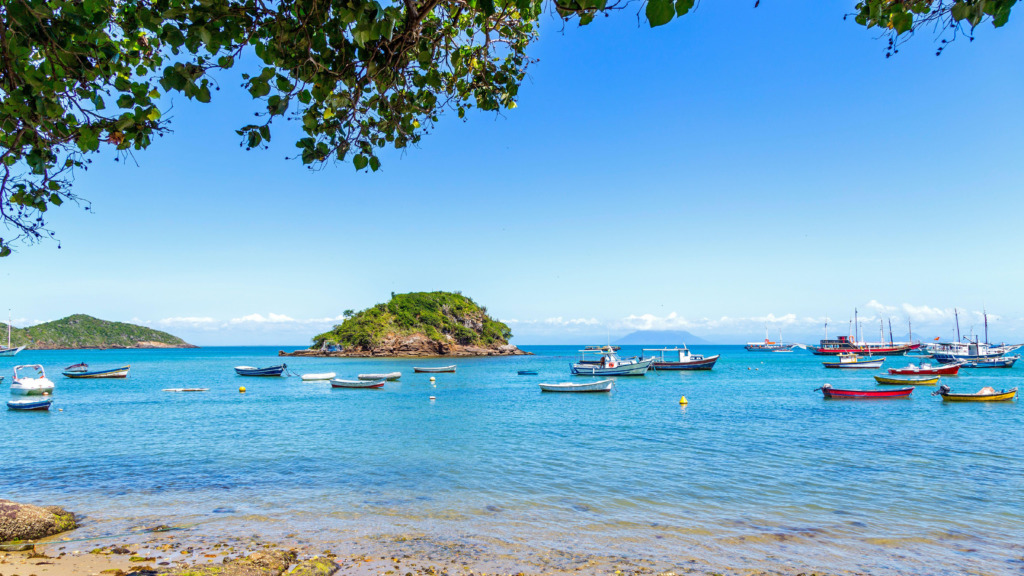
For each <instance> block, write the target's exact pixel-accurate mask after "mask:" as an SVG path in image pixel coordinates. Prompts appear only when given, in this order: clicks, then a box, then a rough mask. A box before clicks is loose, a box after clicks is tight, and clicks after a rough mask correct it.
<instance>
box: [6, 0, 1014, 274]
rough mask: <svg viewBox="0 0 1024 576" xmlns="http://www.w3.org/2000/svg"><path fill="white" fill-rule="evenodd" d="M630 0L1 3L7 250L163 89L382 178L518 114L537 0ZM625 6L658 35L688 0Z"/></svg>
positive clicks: (157, 119) (944, 28) (140, 124)
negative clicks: (482, 118) (216, 105)
mask: <svg viewBox="0 0 1024 576" xmlns="http://www.w3.org/2000/svg"><path fill="white" fill-rule="evenodd" d="M759 1H760V0H757V2H759ZM1015 1H1016V0H916V1H914V0H862V1H860V2H858V3H857V4H856V6H855V10H856V12H855V13H854V14H852V15H853V17H854V20H855V21H856V22H857V23H858V24H860V25H863V26H866V27H869V28H872V27H879V28H880V29H882V30H885V31H886V34H887V35H888V36H889V40H890V44H891V45H892V46H893V47H895V45H896V44H897V41H898V39H899V38H901V37H905V36H902V35H904V34H906V35H908V36H909V35H910V34H912V33H913V32H914V31H915V30H917V29H920V28H922V27H928V26H932V27H935V28H937V29H939V30H940V32H945V33H946V34H947V35H948V36H949V37H950V38H955V37H956V35H957V34H958V33H968V30H973V28H974V27H975V26H977V25H978V24H980V23H982V22H983V21H986V20H990V21H991V22H992V24H993V25H995V26H1002V25H1003V24H1005V23H1006V21H1007V19H1008V18H1009V14H1010V9H1011V8H1012V7H1013V5H1014V3H1015ZM757 2H755V5H756V3H757ZM628 4H629V3H628V2H622V3H619V2H615V1H614V0H613V2H609V0H554V3H553V4H550V5H548V6H545V4H544V3H543V2H542V1H541V0H0V15H2V18H3V22H2V25H0V98H2V102H0V139H2V145H0V220H2V221H3V224H4V226H5V228H6V229H7V230H8V233H6V234H4V236H3V237H0V256H6V255H8V254H10V246H11V243H12V242H13V241H15V240H18V239H20V240H23V241H33V240H36V239H39V238H42V237H44V236H46V235H52V232H50V231H48V230H47V228H46V223H45V218H44V216H45V212H46V211H47V210H48V209H49V208H51V207H55V206H60V205H61V204H63V203H65V202H67V201H73V202H79V203H82V202H83V201H82V200H81V199H79V198H78V197H77V196H76V195H75V193H74V191H73V189H72V180H73V176H74V173H75V171H76V170H81V169H86V168H87V167H88V164H89V163H90V162H91V157H92V156H93V155H95V154H97V153H101V152H103V151H109V150H113V151H114V154H115V155H116V159H118V160H120V159H124V158H126V157H127V156H128V155H130V154H132V153H133V152H134V151H141V150H144V149H146V148H147V147H149V145H150V144H151V143H152V141H153V138H154V137H159V136H163V135H165V134H166V133H167V132H168V123H167V120H166V119H165V118H164V116H163V114H164V113H165V112H166V110H161V109H160V104H161V102H166V101H165V100H161V98H162V97H163V96H164V95H165V94H173V93H181V94H183V95H184V96H185V97H187V98H189V99H193V100H197V101H199V102H210V101H212V100H213V99H214V94H215V92H216V91H217V90H218V89H219V82H222V81H225V80H229V79H230V80H231V81H235V80H241V82H242V83H243V85H244V86H245V88H246V89H247V90H248V91H249V93H250V94H251V95H252V97H253V98H254V99H256V100H258V101H259V102H260V108H261V110H262V112H261V114H259V115H258V119H257V121H255V122H253V123H250V124H245V125H242V126H240V127H239V128H238V130H237V133H238V135H239V137H240V138H241V141H242V144H243V145H244V146H246V147H247V148H257V147H261V146H265V145H266V143H267V142H269V141H270V139H271V135H272V131H271V128H272V125H273V122H274V121H275V120H279V119H287V120H291V121H295V122H298V123H299V124H300V125H301V126H302V130H303V132H304V135H303V137H302V138H301V139H299V140H298V142H296V147H297V153H296V158H298V159H299V160H301V162H302V163H303V164H306V165H308V166H310V167H313V168H316V167H319V166H321V165H323V164H324V163H325V162H329V161H339V160H340V161H347V162H352V164H353V165H354V167H355V168H356V169H357V170H363V169H369V170H374V171H375V170H377V169H378V168H379V167H380V159H379V157H378V153H379V151H381V150H382V149H385V148H390V147H393V148H397V149H403V148H406V147H408V146H410V145H412V144H415V143H417V142H418V141H419V140H420V138H422V137H423V135H425V134H427V133H428V132H429V131H430V130H431V129H432V127H433V126H434V124H435V123H436V122H438V121H439V119H440V117H441V116H442V114H444V113H446V112H447V113H452V114H456V115H458V117H460V118H461V117H463V116H464V115H465V114H466V111H467V110H469V109H470V108H473V107H476V108H480V109H483V110H491V111H497V110H500V109H503V108H514V107H515V99H516V96H517V93H518V90H519V85H520V82H521V81H522V79H523V77H524V75H525V73H526V69H527V67H528V65H529V64H530V62H531V61H530V58H529V57H528V56H527V47H528V46H529V45H530V43H531V42H533V41H534V40H535V39H536V38H537V25H538V20H539V19H540V17H541V16H542V15H543V14H544V12H545V10H551V11H553V12H554V13H556V14H557V15H558V16H559V17H561V18H564V19H565V20H567V21H578V22H579V23H580V24H587V23H589V22H590V21H591V20H593V18H594V16H595V15H596V14H599V13H601V12H605V11H609V10H613V9H616V8H624V7H625V6H626V5H628ZM634 5H635V6H637V7H638V10H640V11H641V12H642V13H643V14H644V15H645V16H646V18H647V21H648V22H649V24H650V25H651V26H652V27H653V26H660V25H663V24H667V23H668V22H670V21H671V20H672V19H673V18H676V17H679V16H683V15H685V14H687V13H688V12H690V11H691V10H692V9H693V8H694V6H695V0H642V1H641V2H639V3H638V4H634ZM946 40H947V38H943V42H945V41H946ZM894 49H895V48H894ZM940 52H941V48H940ZM243 58H247V59H252V58H255V59H256V60H258V63H259V65H258V66H252V65H251V61H250V62H249V63H247V66H246V69H247V70H249V69H253V68H255V69H258V70H259V72H258V73H255V74H239V75H238V76H229V75H227V74H226V73H224V72H222V71H223V70H226V69H231V68H233V67H235V66H236V64H237V63H238V62H239V61H240V60H241V59H243ZM85 208H86V209H88V208H89V206H88V204H87V203H86V205H85ZM12 234H13V236H12Z"/></svg>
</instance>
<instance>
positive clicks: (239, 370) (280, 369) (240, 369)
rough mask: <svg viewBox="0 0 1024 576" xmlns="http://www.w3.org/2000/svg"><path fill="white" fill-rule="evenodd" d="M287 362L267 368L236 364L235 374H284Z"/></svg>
mask: <svg viewBox="0 0 1024 576" xmlns="http://www.w3.org/2000/svg"><path fill="white" fill-rule="evenodd" d="M287 367H288V365H287V364H279V365H277V366H268V367H266V368H254V367H252V366H235V374H238V375H239V376H280V375H281V374H284V369H285V368H287Z"/></svg>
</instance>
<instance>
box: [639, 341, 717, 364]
mask: <svg viewBox="0 0 1024 576" xmlns="http://www.w3.org/2000/svg"><path fill="white" fill-rule="evenodd" d="M643 352H644V357H645V358H646V356H647V355H646V352H657V353H658V356H657V357H654V363H653V364H651V368H652V369H653V370H711V369H712V368H714V367H715V362H717V361H718V358H719V356H720V354H715V355H714V356H707V357H705V356H704V355H703V354H691V353H690V350H689V349H688V348H687V347H686V344H683V346H682V348H679V347H676V348H644V349H643ZM666 352H668V353H669V358H668V359H666V358H665V353H666ZM673 355H674V356H675V358H674V359H673V358H672V356H673Z"/></svg>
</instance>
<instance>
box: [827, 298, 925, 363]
mask: <svg viewBox="0 0 1024 576" xmlns="http://www.w3.org/2000/svg"><path fill="white" fill-rule="evenodd" d="M850 323H851V324H852V325H853V328H854V330H853V336H852V337H851V336H849V335H847V336H839V337H837V338H833V339H829V337H828V322H825V337H824V338H822V340H821V341H820V342H818V345H817V346H808V348H810V349H811V352H813V353H814V354H816V355H818V356H838V355H840V354H851V353H852V354H864V355H867V356H903V355H904V354H906V353H907V352H911V351H913V350H917V349H918V348H920V347H921V344H918V343H913V342H895V341H893V339H892V325H891V324H890V326H889V342H885V341H884V339H883V337H884V334H883V331H882V325H881V320H879V337H878V339H879V341H878V342H863V341H860V320H859V319H858V317H857V309H856V308H854V310H853V320H851V322H850Z"/></svg>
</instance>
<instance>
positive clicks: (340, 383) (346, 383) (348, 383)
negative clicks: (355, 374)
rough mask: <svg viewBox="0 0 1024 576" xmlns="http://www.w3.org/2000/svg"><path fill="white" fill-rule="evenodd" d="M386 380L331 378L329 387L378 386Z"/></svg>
mask: <svg viewBox="0 0 1024 576" xmlns="http://www.w3.org/2000/svg"><path fill="white" fill-rule="evenodd" d="M385 382H387V380H383V379H381V380H345V379H342V378H334V379H333V380H331V388H380V387H381V386H383V385H384V383H385Z"/></svg>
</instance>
